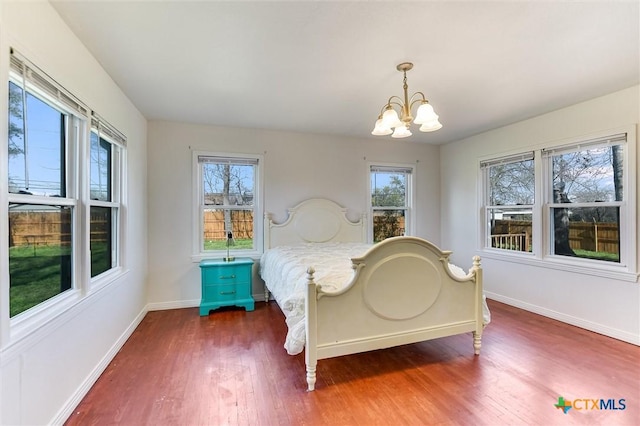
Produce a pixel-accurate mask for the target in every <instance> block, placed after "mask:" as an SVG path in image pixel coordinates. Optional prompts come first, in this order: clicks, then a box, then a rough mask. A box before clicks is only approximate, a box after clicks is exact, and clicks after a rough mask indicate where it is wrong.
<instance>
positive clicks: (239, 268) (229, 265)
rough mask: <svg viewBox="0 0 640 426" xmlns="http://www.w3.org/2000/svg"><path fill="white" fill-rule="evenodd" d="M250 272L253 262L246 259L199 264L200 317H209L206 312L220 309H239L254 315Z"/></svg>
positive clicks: (210, 261) (209, 261) (204, 261)
mask: <svg viewBox="0 0 640 426" xmlns="http://www.w3.org/2000/svg"><path fill="white" fill-rule="evenodd" d="M252 270H253V260H251V259H248V258H237V259H236V260H233V261H231V262H225V261H224V260H222V259H211V260H203V261H201V262H200V271H201V275H202V301H201V302H200V315H201V316H204V315H209V311H211V310H213V309H218V308H220V307H222V306H240V307H244V308H245V309H246V310H247V311H253V309H254V301H253V297H251V277H252V275H253V271H252Z"/></svg>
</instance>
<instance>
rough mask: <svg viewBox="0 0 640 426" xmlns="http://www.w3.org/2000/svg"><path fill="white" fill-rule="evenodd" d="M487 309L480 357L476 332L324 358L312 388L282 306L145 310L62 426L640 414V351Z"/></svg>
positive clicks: (497, 306) (563, 420)
mask: <svg viewBox="0 0 640 426" xmlns="http://www.w3.org/2000/svg"><path fill="white" fill-rule="evenodd" d="M489 306H490V308H491V312H492V323H491V324H490V325H489V326H488V327H487V328H486V329H485V332H484V335H483V341H482V344H483V346H482V350H481V354H480V356H479V357H477V356H474V355H473V346H472V338H471V335H470V334H467V335H461V336H454V337H447V338H442V339H437V340H433V341H430V342H423V343H418V344H413V345H406V346H401V347H397V348H391V349H386V350H380V351H374V352H368V353H363V354H357V355H349V356H344V357H340V358H334V359H327V360H320V361H319V363H318V372H317V373H318V382H317V384H316V389H317V390H316V391H315V392H307V391H306V381H305V367H304V355H303V354H300V355H297V356H290V355H287V354H286V352H285V350H284V349H283V348H282V344H283V343H284V336H285V334H286V329H285V324H284V317H283V315H282V313H281V312H280V309H279V308H278V306H277V305H276V304H275V303H274V302H271V303H269V304H265V303H256V310H255V311H253V312H245V311H244V310H242V309H222V310H218V311H215V312H212V313H211V314H210V315H209V316H208V317H200V316H198V309H197V308H191V309H179V310H169V311H156V312H149V313H148V314H147V316H146V317H145V318H144V320H143V321H142V323H141V324H140V326H139V327H138V328H137V329H136V331H135V332H134V333H133V335H132V336H131V337H130V339H129V340H128V341H127V343H126V344H125V345H124V347H123V348H122V350H121V351H120V352H119V353H118V354H117V356H116V357H115V358H114V360H113V361H112V362H111V364H110V365H109V366H108V368H107V369H106V370H105V372H104V373H103V374H102V376H101V377H100V378H99V379H98V381H97V382H96V384H95V385H94V386H93V388H92V389H91V390H90V391H89V393H88V394H87V395H86V397H85V398H84V399H83V401H82V402H81V403H80V404H79V406H78V407H77V409H76V410H75V411H74V413H73V414H72V415H71V417H70V418H69V419H68V421H67V423H66V425H68V426H72V425H83V426H85V425H116V424H119V425H223V424H232V425H235V424H242V425H390V424H393V425H400V424H406V425H450V424H451V425H471V424H473V425H506V424H509V425H516V424H532V425H538V424H540V425H543V424H544V425H550V424H603V425H604V424H606V425H615V424H626V425H637V424H640V362H639V361H640V348H639V347H637V346H634V345H631V344H627V343H624V342H621V341H618V340H615V339H611V338H608V337H604V336H602V335H599V334H595V333H591V332H588V331H585V330H582V329H580V328H576V327H572V326H569V325H566V324H563V323H560V322H557V321H554V320H550V319H547V318H544V317H541V316H538V315H535V314H531V313H528V312H526V311H523V310H520V309H517V308H513V307H510V306H507V305H504V304H501V303H497V302H494V301H491V300H490V301H489ZM561 396H562V397H564V399H565V400H568V401H574V403H575V404H576V406H575V407H574V408H572V409H569V411H568V412H567V413H566V414H564V413H563V411H562V410H560V409H558V408H556V407H555V406H554V405H555V404H557V403H558V398H559V397H561ZM585 399H586V400H589V401H582V400H585ZM596 399H604V400H606V401H607V402H606V404H608V405H606V406H605V407H606V408H608V409H598V410H596V409H592V406H593V402H591V400H596ZM609 399H612V400H614V402H615V408H622V405H621V404H620V400H622V399H624V401H623V403H624V409H623V410H622V409H617V410H613V409H611V408H613V406H612V405H611V401H608V400H609ZM580 408H581V409H580Z"/></svg>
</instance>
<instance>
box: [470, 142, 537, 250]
mask: <svg viewBox="0 0 640 426" xmlns="http://www.w3.org/2000/svg"><path fill="white" fill-rule="evenodd" d="M481 167H482V168H483V169H484V178H485V186H486V188H487V191H486V194H485V196H486V200H485V217H486V218H487V220H486V223H485V227H486V235H487V236H488V240H487V242H486V245H487V247H493V248H499V249H504V250H515V251H522V252H531V250H532V244H533V233H532V220H533V208H534V200H535V174H534V161H533V152H531V153H527V154H524V155H517V156H514V157H506V158H500V159H497V160H492V161H486V162H483V163H481Z"/></svg>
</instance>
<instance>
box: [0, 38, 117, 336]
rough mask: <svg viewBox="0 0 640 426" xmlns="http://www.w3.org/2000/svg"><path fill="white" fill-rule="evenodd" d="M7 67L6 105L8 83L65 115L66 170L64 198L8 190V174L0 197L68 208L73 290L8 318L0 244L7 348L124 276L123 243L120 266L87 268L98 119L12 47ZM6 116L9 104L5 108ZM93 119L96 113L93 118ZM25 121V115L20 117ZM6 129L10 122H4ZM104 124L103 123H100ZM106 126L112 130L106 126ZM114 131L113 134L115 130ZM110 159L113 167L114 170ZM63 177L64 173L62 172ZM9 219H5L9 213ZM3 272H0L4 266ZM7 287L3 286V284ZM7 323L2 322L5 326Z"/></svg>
mask: <svg viewBox="0 0 640 426" xmlns="http://www.w3.org/2000/svg"><path fill="white" fill-rule="evenodd" d="M8 57H9V58H10V66H9V67H8V72H7V74H5V77H6V82H5V84H6V86H5V89H4V90H3V91H2V93H4V94H5V102H8V99H9V83H13V84H16V85H17V86H18V87H20V88H21V89H22V90H23V91H24V92H25V97H26V93H29V94H31V95H32V96H34V97H36V98H38V99H39V100H41V101H42V102H44V103H45V104H46V105H47V106H49V107H51V108H53V109H55V110H57V111H59V112H60V113H61V114H63V115H64V117H65V118H64V134H65V140H64V155H63V158H61V167H62V168H64V176H65V178H64V186H63V188H64V191H65V192H64V197H59V196H47V195H38V194H35V195H34V194H25V193H16V192H9V189H10V188H9V185H8V170H7V172H6V173H5V176H3V177H2V182H3V184H2V190H3V194H2V196H1V198H2V200H4V203H5V204H4V206H3V208H4V209H7V210H5V211H7V212H8V206H9V205H10V204H26V205H30V206H36V207H37V206H65V207H70V208H71V209H72V212H71V224H70V228H71V243H70V244H71V267H70V270H71V288H69V289H67V290H63V291H61V292H60V293H58V294H56V295H54V296H52V297H50V298H48V299H46V300H43V301H41V302H40V303H38V304H36V305H34V306H32V307H30V308H28V309H25V310H24V311H22V312H19V313H17V314H15V315H14V316H13V317H11V315H10V304H11V301H10V274H9V270H8V265H9V247H8V240H5V241H3V242H0V247H1V248H0V253H1V254H2V259H1V261H0V263H1V264H2V265H3V266H6V267H7V268H6V275H5V274H3V277H2V281H3V286H2V293H3V296H6V297H2V299H4V300H6V302H3V303H2V305H1V307H0V315H1V316H2V322H3V323H4V324H6V325H5V326H3V327H2V345H3V346H5V345H8V344H9V343H12V342H14V341H17V340H20V339H22V338H23V337H25V336H27V335H28V334H29V333H31V332H32V331H33V330H34V329H36V328H38V327H41V326H43V325H45V324H47V323H48V322H50V321H52V320H53V319H54V318H56V317H57V316H58V315H60V314H61V313H62V312H64V311H66V310H68V309H70V308H71V307H73V306H75V305H76V304H78V303H80V302H81V301H82V300H83V299H84V298H86V297H87V296H89V295H90V294H92V293H95V292H96V291H97V290H99V289H100V288H102V287H104V286H106V285H108V284H109V283H112V282H114V281H115V280H116V279H117V278H118V277H119V276H121V275H122V274H123V273H125V270H124V268H123V266H122V259H123V246H124V243H123V240H122V238H118V242H117V250H118V254H117V257H116V258H117V260H118V266H117V267H116V268H111V270H109V271H105V272H104V273H102V274H99V275H97V276H96V277H94V278H93V279H92V278H91V277H90V276H91V264H90V260H91V259H90V253H89V250H90V244H89V243H90V216H89V215H90V207H91V205H92V203H91V200H90V198H91V197H90V178H91V175H90V169H91V166H90V155H91V121H92V118H91V115H96V114H95V113H94V112H93V111H91V110H90V108H89V107H87V106H86V105H85V104H84V103H82V101H80V100H78V99H77V98H76V97H75V96H74V95H73V94H72V93H70V92H69V91H68V90H66V89H65V88H64V87H63V86H61V85H60V84H59V83H57V82H56V81H55V80H53V79H52V78H51V77H50V76H48V75H47V74H46V73H45V72H44V71H42V70H41V69H40V68H38V67H37V66H35V65H34V64H32V63H31V62H30V61H29V60H28V59H27V58H25V57H23V56H22V55H21V54H19V53H18V52H16V51H14V49H10V53H9V56H8ZM6 111H7V112H8V104H7V110H6ZM96 116H97V115H96ZM23 119H24V120H29V117H28V116H24V117H23ZM4 123H5V124H6V128H7V129H8V128H9V120H8V119H7V121H4ZM104 124H106V122H104ZM109 127H111V126H110V125H109ZM116 132H117V130H116ZM117 134H118V135H120V137H121V140H120V142H121V146H120V148H119V150H118V152H119V153H118V159H117V164H115V167H116V168H117V183H115V182H112V188H111V189H112V191H117V198H118V206H119V217H120V220H119V221H118V223H117V229H115V230H114V231H115V232H117V234H118V235H119V236H123V235H124V234H125V232H124V231H125V228H124V227H125V220H124V210H123V205H124V203H125V200H126V179H125V176H126V137H124V136H123V135H122V134H120V133H119V132H117ZM0 157H1V158H3V159H5V160H8V154H7V153H6V152H3V153H2V154H1V155H0ZM114 163H116V161H114V160H113V159H112V167H113V166H114ZM61 173H62V172H61ZM7 217H8V215H7ZM2 226H3V229H6V230H7V231H9V229H8V221H7V223H3V224H2ZM3 269H4V268H3ZM4 283H6V286H5V284H4ZM5 320H6V322H5Z"/></svg>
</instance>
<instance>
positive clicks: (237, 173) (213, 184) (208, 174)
mask: <svg viewBox="0 0 640 426" xmlns="http://www.w3.org/2000/svg"><path fill="white" fill-rule="evenodd" d="M202 178H203V182H202V183H203V188H204V204H209V205H218V206H219V205H225V206H253V191H254V188H253V184H254V179H255V166H254V165H252V164H216V163H204V164H202Z"/></svg>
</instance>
